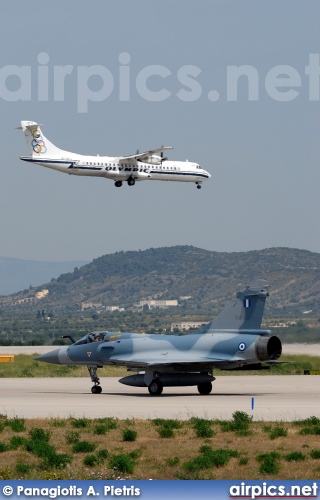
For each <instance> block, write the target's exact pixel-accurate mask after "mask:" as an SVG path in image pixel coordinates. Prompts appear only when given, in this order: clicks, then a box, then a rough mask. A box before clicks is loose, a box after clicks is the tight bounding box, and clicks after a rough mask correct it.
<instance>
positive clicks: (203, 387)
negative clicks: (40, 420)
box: [198, 382, 212, 396]
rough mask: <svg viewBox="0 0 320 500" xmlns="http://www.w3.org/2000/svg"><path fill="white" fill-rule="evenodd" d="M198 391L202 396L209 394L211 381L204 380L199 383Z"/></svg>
mask: <svg viewBox="0 0 320 500" xmlns="http://www.w3.org/2000/svg"><path fill="white" fill-rule="evenodd" d="M198 391H199V394H202V395H203V396H207V395H208V394H210V392H211V391H212V384H211V382H205V383H203V384H199V385H198Z"/></svg>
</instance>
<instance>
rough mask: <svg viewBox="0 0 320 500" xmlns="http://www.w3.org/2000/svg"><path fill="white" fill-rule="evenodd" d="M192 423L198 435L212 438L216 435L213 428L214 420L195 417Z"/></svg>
mask: <svg viewBox="0 0 320 500" xmlns="http://www.w3.org/2000/svg"><path fill="white" fill-rule="evenodd" d="M191 424H192V426H193V428H194V430H195V432H196V435H197V437H200V438H210V437H212V436H214V434H215V433H214V431H213V430H212V429H211V425H212V421H211V420H205V419H204V418H197V417H193V418H192V419H191Z"/></svg>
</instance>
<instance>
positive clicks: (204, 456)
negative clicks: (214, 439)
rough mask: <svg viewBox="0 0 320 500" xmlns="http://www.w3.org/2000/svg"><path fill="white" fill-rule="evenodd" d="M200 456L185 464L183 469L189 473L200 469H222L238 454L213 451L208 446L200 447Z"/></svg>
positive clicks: (226, 451) (227, 451)
mask: <svg viewBox="0 0 320 500" xmlns="http://www.w3.org/2000/svg"><path fill="white" fill-rule="evenodd" d="M199 451H200V455H199V456H198V457H195V458H193V459H192V460H190V461H189V462H185V463H184V464H183V467H184V468H185V469H186V470H188V471H189V472H197V471H199V470H201V469H209V468H211V467H223V466H224V465H226V464H227V463H228V462H229V460H230V458H232V457H237V456H238V455H239V453H238V452H237V451H235V450H226V449H222V448H220V449H218V450H213V449H212V448H210V446H201V448H200V450H199Z"/></svg>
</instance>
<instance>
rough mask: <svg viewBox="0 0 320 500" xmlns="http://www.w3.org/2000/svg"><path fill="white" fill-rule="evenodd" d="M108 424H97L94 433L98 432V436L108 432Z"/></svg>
mask: <svg viewBox="0 0 320 500" xmlns="http://www.w3.org/2000/svg"><path fill="white" fill-rule="evenodd" d="M108 430H109V429H108V426H107V425H105V424H100V425H96V426H95V428H94V430H93V433H94V434H97V435H98V436H102V435H103V434H106V433H107V432H108Z"/></svg>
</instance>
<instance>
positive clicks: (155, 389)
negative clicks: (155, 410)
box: [148, 379, 163, 396]
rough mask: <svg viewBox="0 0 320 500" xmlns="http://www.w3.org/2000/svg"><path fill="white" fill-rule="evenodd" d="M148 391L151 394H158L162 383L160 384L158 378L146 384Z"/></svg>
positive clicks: (160, 391)
mask: <svg viewBox="0 0 320 500" xmlns="http://www.w3.org/2000/svg"><path fill="white" fill-rule="evenodd" d="M148 391H149V394H151V396H160V394H162V391H163V385H162V384H161V382H160V380H158V379H153V380H152V382H151V384H150V385H149V386H148Z"/></svg>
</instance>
